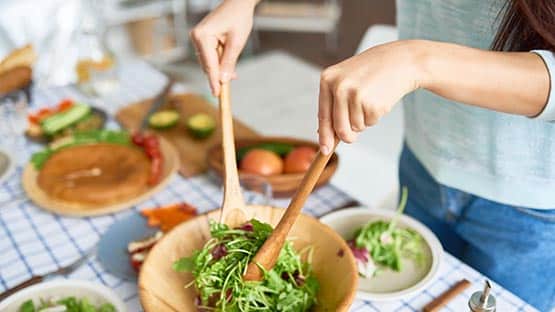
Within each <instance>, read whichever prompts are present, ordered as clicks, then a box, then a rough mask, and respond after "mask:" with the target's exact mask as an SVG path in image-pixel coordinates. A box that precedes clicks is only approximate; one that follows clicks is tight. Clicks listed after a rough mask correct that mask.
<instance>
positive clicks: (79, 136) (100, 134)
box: [31, 130, 131, 170]
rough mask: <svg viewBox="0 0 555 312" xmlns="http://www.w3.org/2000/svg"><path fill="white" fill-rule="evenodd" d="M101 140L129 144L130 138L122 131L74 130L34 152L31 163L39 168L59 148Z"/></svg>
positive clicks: (99, 141)
mask: <svg viewBox="0 0 555 312" xmlns="http://www.w3.org/2000/svg"><path fill="white" fill-rule="evenodd" d="M101 142H104V143H112V144H121V145H129V144H130V142H131V140H130V139H129V134H128V133H127V132H124V131H112V130H91V131H83V132H76V133H74V134H73V135H71V136H68V137H66V138H62V139H59V140H58V141H55V142H54V143H53V144H52V145H51V146H49V147H47V148H46V149H44V150H42V151H40V152H37V153H34V154H33V155H32V156H31V163H32V164H33V165H34V166H35V169H37V170H40V169H41V168H42V166H44V164H45V163H46V161H47V160H48V159H49V158H50V157H51V156H52V155H54V154H55V153H56V152H58V151H59V150H61V149H64V148H67V147H71V146H76V145H84V144H93V143H101Z"/></svg>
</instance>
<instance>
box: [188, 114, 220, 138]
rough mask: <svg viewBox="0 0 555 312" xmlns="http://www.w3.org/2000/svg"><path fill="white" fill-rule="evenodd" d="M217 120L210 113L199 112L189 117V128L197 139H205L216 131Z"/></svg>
mask: <svg viewBox="0 0 555 312" xmlns="http://www.w3.org/2000/svg"><path fill="white" fill-rule="evenodd" d="M215 129H216V121H215V120H214V118H213V117H212V116H210V115H208V114H204V113H199V114H195V115H193V116H191V117H189V119H187V130H189V133H190V134H191V135H192V136H193V137H195V138H197V139H205V138H207V137H209V136H210V135H212V133H214V130H215Z"/></svg>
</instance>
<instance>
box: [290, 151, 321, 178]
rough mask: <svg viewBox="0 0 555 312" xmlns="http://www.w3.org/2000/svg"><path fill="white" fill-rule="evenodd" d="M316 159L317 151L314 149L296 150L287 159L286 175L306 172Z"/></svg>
mask: <svg viewBox="0 0 555 312" xmlns="http://www.w3.org/2000/svg"><path fill="white" fill-rule="evenodd" d="M314 157H316V150H315V149H314V148H312V147H308V146H301V147H297V148H295V149H294V150H292V151H291V152H290V153H289V154H287V156H286V157H285V173H302V172H306V171H307V170H308V167H310V164H312V161H313V160H314Z"/></svg>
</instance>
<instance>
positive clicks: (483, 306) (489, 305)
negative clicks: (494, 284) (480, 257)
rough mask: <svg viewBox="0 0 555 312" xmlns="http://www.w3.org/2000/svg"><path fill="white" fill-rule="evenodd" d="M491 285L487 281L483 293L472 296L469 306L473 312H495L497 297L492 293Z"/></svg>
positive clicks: (479, 292)
mask: <svg viewBox="0 0 555 312" xmlns="http://www.w3.org/2000/svg"><path fill="white" fill-rule="evenodd" d="M490 292H491V284H490V282H489V281H487V280H486V285H485V286H484V290H483V291H477V292H475V293H473V294H472V296H471V297H470V300H469V301H468V306H469V307H470V311H472V312H495V297H494V296H493V295H492V294H491V293H490Z"/></svg>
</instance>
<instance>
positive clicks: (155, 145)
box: [131, 132, 164, 185]
mask: <svg viewBox="0 0 555 312" xmlns="http://www.w3.org/2000/svg"><path fill="white" fill-rule="evenodd" d="M131 140H132V141H133V143H134V144H135V145H137V146H140V147H142V148H143V150H144V151H145V153H146V155H147V156H148V158H150V177H149V179H148V184H149V185H156V184H158V182H160V178H161V177H162V170H163V169H164V158H163V157H162V152H161V151H160V142H159V141H158V138H157V137H156V136H155V135H153V134H147V135H144V134H142V133H140V132H137V133H135V134H133V137H132V139H131Z"/></svg>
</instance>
